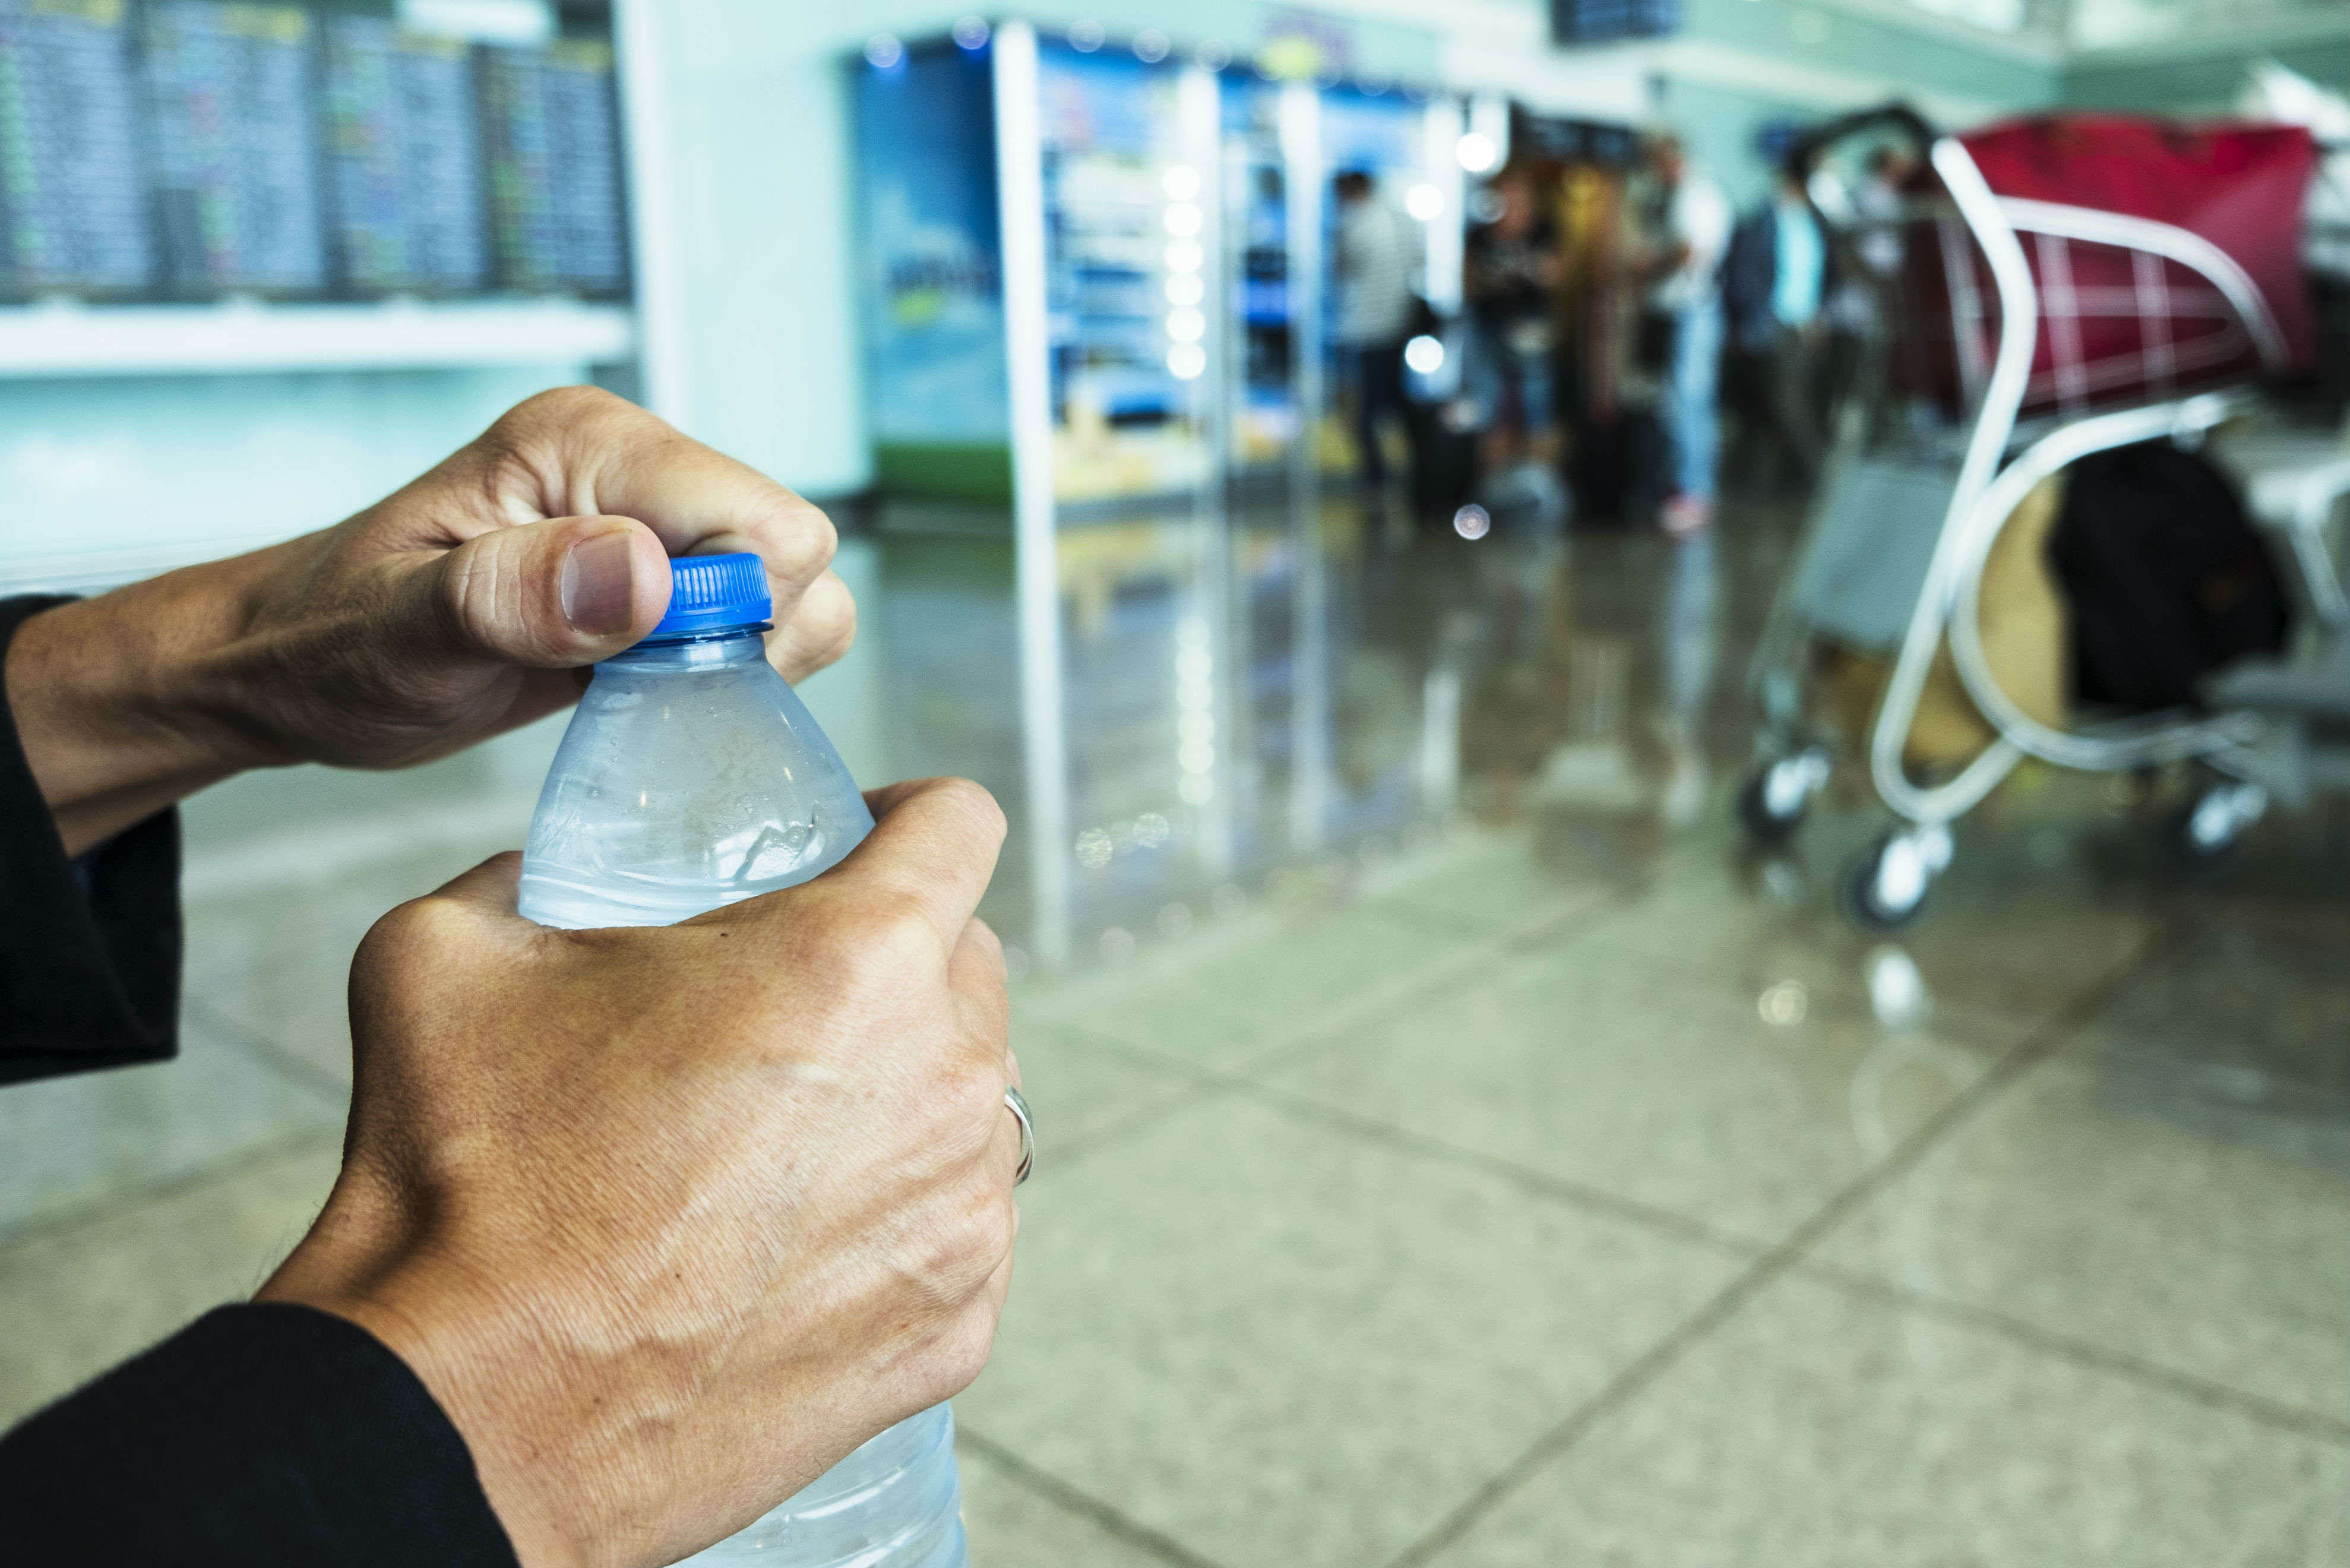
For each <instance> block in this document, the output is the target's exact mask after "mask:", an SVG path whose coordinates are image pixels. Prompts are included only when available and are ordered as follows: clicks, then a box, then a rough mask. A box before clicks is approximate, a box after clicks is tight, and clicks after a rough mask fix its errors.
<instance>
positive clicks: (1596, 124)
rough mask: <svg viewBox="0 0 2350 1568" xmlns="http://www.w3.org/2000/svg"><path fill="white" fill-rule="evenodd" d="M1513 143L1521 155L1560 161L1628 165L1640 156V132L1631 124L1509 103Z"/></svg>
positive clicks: (1511, 142) (1610, 166)
mask: <svg viewBox="0 0 2350 1568" xmlns="http://www.w3.org/2000/svg"><path fill="white" fill-rule="evenodd" d="M1510 145H1511V148H1512V150H1513V153H1515V154H1516V155H1518V156H1522V157H1531V158H1539V159H1543V160H1545V161H1554V162H1559V163H1596V164H1599V165H1601V166H1602V167H1604V168H1608V169H1624V168H1629V167H1630V166H1631V165H1632V164H1633V163H1634V162H1635V161H1638V158H1639V152H1640V138H1639V133H1638V132H1637V131H1635V130H1633V129H1632V128H1631V127H1630V126H1628V125H1611V124H1608V123H1607V122H1606V121H1604V120H1596V119H1565V118H1562V117H1560V116H1557V115H1548V114H1535V113H1533V112H1532V111H1530V110H1528V109H1525V108H1524V107H1523V105H1519V104H1513V105H1511V106H1510Z"/></svg>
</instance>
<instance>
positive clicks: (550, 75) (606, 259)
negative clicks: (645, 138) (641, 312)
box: [482, 40, 629, 296]
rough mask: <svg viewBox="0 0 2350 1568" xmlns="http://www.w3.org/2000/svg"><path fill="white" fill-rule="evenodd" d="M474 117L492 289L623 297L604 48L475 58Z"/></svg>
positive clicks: (577, 46)
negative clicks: (485, 177) (480, 133)
mask: <svg viewBox="0 0 2350 1568" xmlns="http://www.w3.org/2000/svg"><path fill="white" fill-rule="evenodd" d="M482 110H483V114H482V123H483V127H484V136H485V138H486V140H487V141H488V144H489V145H488V147H487V149H486V152H487V157H488V162H489V190H490V215H491V223H492V232H493V234H494V248H495V253H496V257H497V275H498V281H499V283H500V285H501V286H504V287H506V288H511V289H520V290H525V291H530V292H547V291H563V292H569V293H577V294H585V295H591V296H593V295H617V294H621V293H625V292H626V291H627V288H628V284H629V266H628V244H627V232H626V214H625V213H624V211H623V209H622V205H621V197H620V148H619V112H618V105H617V102H616V100H615V99H614V96H613V89H612V51H611V48H610V46H608V45H606V44H600V43H593V42H587V41H578V40H565V41H562V42H558V43H556V44H553V45H550V46H548V47H546V48H543V49H513V48H489V49H484V50H483V51H482Z"/></svg>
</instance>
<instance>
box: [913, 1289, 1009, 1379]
mask: <svg viewBox="0 0 2350 1568" xmlns="http://www.w3.org/2000/svg"><path fill="white" fill-rule="evenodd" d="M995 1325H996V1311H995V1308H994V1306H993V1304H992V1303H986V1302H983V1301H982V1302H973V1303H970V1304H969V1305H967V1306H966V1307H964V1309H963V1310H962V1312H960V1313H958V1314H955V1317H954V1319H953V1321H952V1322H951V1323H950V1324H948V1325H947V1327H946V1330H945V1332H944V1333H942V1334H940V1336H939V1338H938V1341H937V1344H936V1345H935V1346H934V1347H933V1351H932V1355H931V1364H930V1366H928V1367H927V1368H925V1371H926V1372H927V1374H928V1378H929V1381H930V1382H931V1386H932V1387H933V1388H934V1389H935V1391H936V1397H938V1398H940V1399H951V1398H952V1397H954V1396H956V1395H958V1394H960V1393H962V1391H963V1390H964V1389H966V1388H968V1387H970V1386H972V1383H974V1382H976V1381H977V1380H978V1378H979V1375H980V1374H981V1373H983V1372H984V1371H986V1370H987V1363H988V1358H989V1357H990V1356H991V1355H993V1354H994V1352H995Z"/></svg>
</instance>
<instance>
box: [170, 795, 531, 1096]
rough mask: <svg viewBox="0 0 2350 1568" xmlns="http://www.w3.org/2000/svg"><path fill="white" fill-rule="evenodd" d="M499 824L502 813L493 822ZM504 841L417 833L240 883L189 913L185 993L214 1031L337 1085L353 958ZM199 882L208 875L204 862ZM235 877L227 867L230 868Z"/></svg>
mask: <svg viewBox="0 0 2350 1568" xmlns="http://www.w3.org/2000/svg"><path fill="white" fill-rule="evenodd" d="M496 815H501V816H502V815H504V813H499V814H496ZM515 847H518V844H517V842H516V839H515V837H514V836H509V834H508V833H507V832H505V831H499V830H495V829H492V830H489V831H483V832H479V833H475V834H472V835H465V834H459V833H444V834H440V835H433V834H428V833H424V832H421V831H420V833H419V834H418V836H417V841H416V842H414V843H412V844H411V845H409V846H405V847H402V848H400V849H398V850H397V851H390V852H386V851H383V850H378V851H377V852H376V853H372V854H368V855H365V856H360V857H350V858H348V859H343V860H339V861H338V862H336V863H333V864H331V865H330V866H328V867H326V868H324V869H317V868H312V867H292V866H289V867H286V868H285V869H284V870H283V871H280V872H278V873H276V875H271V876H268V877H266V879H265V880H259V881H255V880H251V879H246V878H245V877H239V879H238V880H236V881H234V882H231V883H228V884H227V885H226V886H217V885H216V886H214V887H211V888H207V887H206V886H205V884H204V883H203V882H202V881H200V882H199V883H198V884H197V887H198V889H199V890H198V891H197V892H196V893H195V894H194V896H192V897H191V898H189V900H188V902H187V906H186V911H185V915H186V929H187V960H186V980H185V985H186V993H187V995H188V996H189V997H191V998H192V999H195V1000H196V1001H197V1002H200V1004H201V1005H202V1006H203V1007H204V1008H205V1009H208V1010H209V1011H210V1012H212V1013H213V1015H214V1016H215V1017H216V1018H217V1019H219V1020H220V1021H221V1022H222V1023H224V1025H227V1026H232V1027H234V1028H238V1029H242V1030H244V1031H247V1032H249V1033H252V1034H255V1035H258V1036H260V1037H261V1038H262V1039H264V1040H266V1041H268V1042H269V1043H270V1044H274V1045H275V1046H276V1047H277V1048H278V1049H280V1050H282V1051H284V1052H286V1053H287V1054H290V1055H292V1056H294V1057H296V1058H297V1059H298V1060H300V1061H301V1062H303V1063H306V1064H308V1065H309V1066H310V1067H311V1068H313V1069H315V1070H316V1071H317V1073H319V1074H322V1075H326V1076H328V1077H329V1078H332V1079H334V1080H336V1081H338V1082H340V1083H344V1084H348V1083H349V1082H350V1073H351V1060H350V1058H351V1048H350V1024H349V1014H348V1010H347V1008H346V1006H345V1001H344V996H345V987H346V985H347V983H348V980H349V977H350V968H351V955H352V954H353V953H354V952H355V951H357V950H358V949H359V940H360V939H361V938H363V937H365V936H366V935H367V933H368V929H369V927H370V926H373V925H374V924H375V922H376V921H377V920H379V919H382V918H383V916H384V914H385V912H386V911H388V910H390V909H391V908H392V907H393V906H394V905H397V904H400V903H403V902H405V901H407V900H408V899H410V898H417V897H420V896H421V895H422V894H425V893H429V892H431V891H432V889H433V888H437V887H439V886H441V884H442V883H443V882H446V881H447V880H449V879H450V878H451V877H454V876H456V875H457V874H458V873H460V872H462V871H464V870H466V869H467V868H469V867H473V866H474V865H477V864H479V863H480V862H481V861H482V860H484V859H485V858H486V857H489V856H490V855H492V854H494V853H495V852H497V851H498V850H499V849H502V848H515ZM197 869H198V871H199V872H200V873H201V872H203V870H204V869H206V868H205V867H203V865H202V864H201V863H200V864H199V866H198V867H197ZM231 869H232V870H234V869H236V868H234V867H232V868H231Z"/></svg>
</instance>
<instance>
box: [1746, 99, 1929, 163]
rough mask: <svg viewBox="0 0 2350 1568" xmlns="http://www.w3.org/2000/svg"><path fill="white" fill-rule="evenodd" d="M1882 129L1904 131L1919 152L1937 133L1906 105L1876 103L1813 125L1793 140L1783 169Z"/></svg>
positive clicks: (1922, 150) (1898, 102)
mask: <svg viewBox="0 0 2350 1568" xmlns="http://www.w3.org/2000/svg"><path fill="white" fill-rule="evenodd" d="M1883 126H1889V127H1891V128H1893V129H1894V130H1901V131H1906V132H1908V135H1909V136H1910V137H1912V138H1913V139H1914V140H1916V141H1917V143H1918V151H1919V152H1921V153H1922V152H1924V151H1926V150H1927V149H1928V148H1929V147H1931V146H1933V145H1934V139H1935V136H1936V134H1937V133H1936V131H1935V130H1934V128H1933V126H1931V125H1930V124H1929V123H1928V122H1927V119H1926V117H1925V116H1924V115H1922V114H1919V113H1918V111H1917V110H1916V109H1912V108H1911V107H1910V106H1909V105H1908V104H1907V103H1904V102H1901V101H1899V100H1898V99H1897V100H1896V101H1894V102H1892V103H1885V104H1879V105H1877V107H1876V108H1875V109H1856V110H1854V111H1853V112H1852V113H1850V114H1847V115H1842V116H1839V117H1838V118H1836V119H1831V120H1829V121H1828V122H1827V123H1826V124H1825V125H1818V126H1814V127H1813V128H1812V129H1811V130H1808V131H1806V132H1805V133H1804V135H1802V136H1800V137H1798V138H1796V139H1795V141H1794V145H1793V146H1791V147H1789V148H1788V149H1787V161H1786V164H1785V165H1784V166H1785V167H1787V168H1790V169H1796V168H1801V167H1803V166H1804V164H1806V163H1808V162H1810V161H1812V160H1813V159H1814V158H1816V157H1818V156H1819V154H1820V152H1821V151H1822V150H1824V149H1825V148H1829V147H1833V146H1835V144H1836V143H1837V142H1839V141H1842V140H1845V139H1846V137H1848V136H1857V135H1859V134H1860V133H1861V132H1862V131H1864V130H1877V129H1878V128H1879V127H1883Z"/></svg>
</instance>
